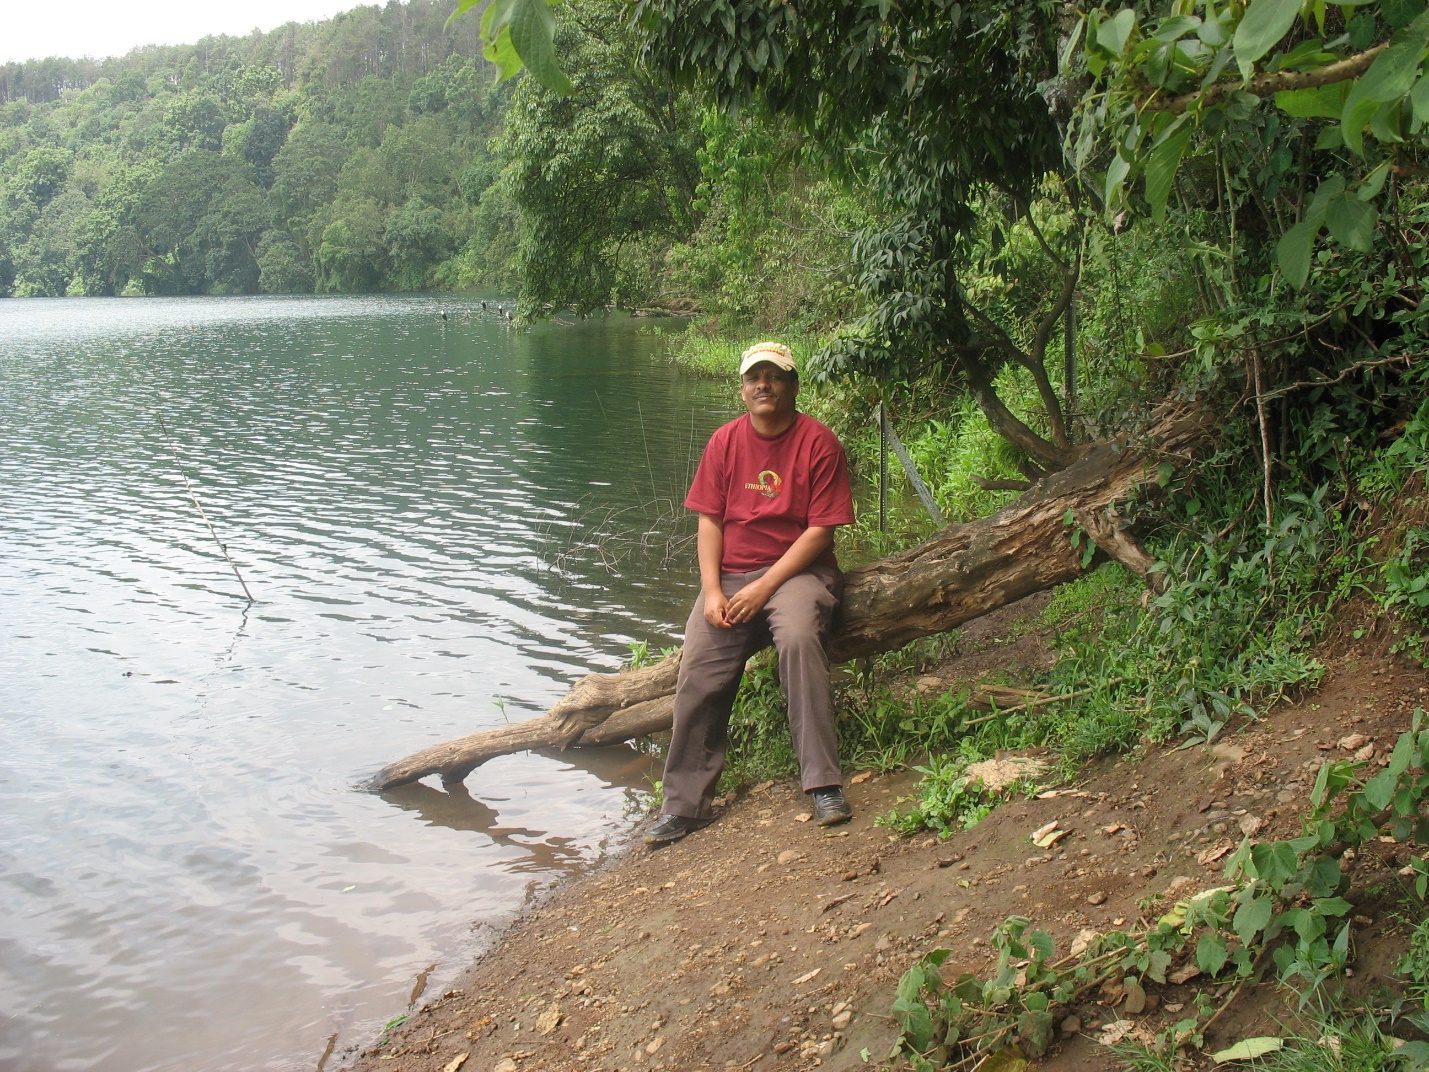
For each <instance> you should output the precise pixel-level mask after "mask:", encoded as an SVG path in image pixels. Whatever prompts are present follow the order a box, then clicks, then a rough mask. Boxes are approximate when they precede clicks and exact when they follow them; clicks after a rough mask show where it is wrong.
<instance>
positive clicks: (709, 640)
mask: <svg viewBox="0 0 1429 1072" xmlns="http://www.w3.org/2000/svg"><path fill="white" fill-rule="evenodd" d="M739 376H740V397H741V398H742V399H743V401H744V406H745V409H747V410H748V411H749V412H748V413H747V414H746V415H745V416H742V417H739V418H737V419H735V420H733V421H731V422H730V423H729V424H726V425H724V426H723V427H722V428H719V429H718V430H716V431H715V433H714V435H712V436H711V437H710V441H709V444H708V446H706V447H705V453H704V457H703V458H701V459H700V467H699V469H698V470H697V471H696V473H695V480H694V484H693V485H692V486H691V488H690V494H689V495H688V497H686V499H685V506H686V507H687V508H689V509H691V510H694V511H696V512H697V513H698V514H699V515H700V521H699V535H698V539H697V543H696V546H697V549H698V557H699V564H700V587H701V592H700V596H699V598H698V599H696V600H695V607H694V610H693V611H691V613H690V620H689V622H688V623H687V624H686V626H685V650H684V655H683V658H682V660H681V663H680V676H679V683H678V685H677V686H676V690H675V714H674V729H673V731H672V734H671V737H670V750H669V754H668V756H667V758H666V760H665V785H664V789H665V802H664V808H663V813H662V814H661V815H660V817H659V818H658V819H657V820H656V821H655V822H654V823H653V824H652V825H651V826H650V827H649V829H647V830H646V832H645V841H646V842H648V843H650V844H652V845H655V844H660V843H662V842H666V841H675V840H676V839H678V838H682V837H684V836H685V835H686V834H688V833H690V832H691V831H692V830H698V829H699V828H700V827H702V826H704V825H706V824H707V823H709V822H710V821H711V820H712V819H713V817H714V812H713V801H714V795H715V785H716V783H717V782H718V781H719V776H720V772H721V771H722V770H723V769H724V758H725V752H726V750H727V748H728V746H729V719H730V711H731V709H732V707H733V705H734V697H735V693H736V692H737V691H738V690H739V682H740V679H741V677H742V676H743V674H744V664H745V662H746V660H748V659H749V657H750V656H751V655H753V654H754V653H755V652H756V651H758V650H760V649H761V648H764V647H768V646H769V644H770V643H771V642H772V643H773V644H774V647H775V649H776V650H777V651H778V653H779V680H780V683H781V684H782V685H783V687H784V696H785V699H786V701H787V702H788V708H789V730H790V732H791V734H792V735H793V739H794V749H795V751H796V753H797V754H798V757H799V768H800V771H801V775H802V784H803V787H804V790H805V792H807V793H809V794H810V795H811V796H812V798H813V808H814V818H815V819H816V820H817V821H818V823H819V825H820V826H831V825H833V824H834V823H841V822H845V821H846V820H848V819H849V818H851V817H852V815H853V812H852V810H851V809H850V808H849V805H848V801H847V800H845V799H844V794H843V788H842V786H843V774H842V771H841V770H840V768H839V759H838V743H837V740H836V738H835V733H834V705H833V690H832V687H831V685H830V682H829V658H828V654H827V652H826V651H825V650H824V637H825V634H826V633H827V632H828V628H829V623H830V621H831V620H832V618H833V613H834V607H835V606H836V605H837V603H838V586H839V580H840V577H841V574H840V573H839V568H838V562H837V560H836V559H835V557H834V529H835V528H836V527H837V526H839V525H851V524H853V496H852V494H851V493H850V491H849V478H848V463H847V461H846V460H845V458H844V451H843V446H842V444H840V443H839V441H838V437H837V436H835V435H834V433H833V432H832V431H830V430H829V429H828V428H827V427H825V426H824V425H823V424H820V423H819V422H818V421H816V420H814V419H813V418H812V417H810V416H809V415H808V414H805V413H799V412H798V411H797V410H796V409H795V405H794V400H795V398H796V397H797V395H798V393H799V371H798V366H797V365H796V364H795V362H794V357H793V355H792V354H791V353H790V352H789V348H788V347H787V346H782V345H780V344H779V343H775V342H761V343H756V344H755V345H754V346H751V347H750V348H749V349H748V350H746V351H745V352H744V354H743V356H742V358H741V360H740V365H739Z"/></svg>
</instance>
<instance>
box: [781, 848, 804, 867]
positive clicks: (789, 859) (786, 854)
mask: <svg viewBox="0 0 1429 1072" xmlns="http://www.w3.org/2000/svg"><path fill="white" fill-rule="evenodd" d="M803 855H804V854H803V853H802V852H800V851H799V850H798V849H785V850H784V851H783V852H781V853H780V854H779V856H778V858H777V861H776V862H778V863H781V864H790V863H793V862H794V861H795V860H798V859H801V858H802V857H803Z"/></svg>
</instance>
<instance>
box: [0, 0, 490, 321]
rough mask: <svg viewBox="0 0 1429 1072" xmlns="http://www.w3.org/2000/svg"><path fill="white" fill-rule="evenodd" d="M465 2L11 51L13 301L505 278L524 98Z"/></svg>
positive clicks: (8, 255)
mask: <svg viewBox="0 0 1429 1072" xmlns="http://www.w3.org/2000/svg"><path fill="white" fill-rule="evenodd" d="M450 10H451V5H450V4H449V3H437V2H436V0H410V2H408V3H405V4H399V3H395V2H392V3H388V4H387V5H386V6H385V7H381V8H379V7H359V8H356V9H354V10H352V11H350V12H347V13H344V14H342V15H338V16H337V17H335V18H333V19H331V20H328V21H326V22H322V23H307V24H299V23H289V24H288V25H286V26H283V27H280V28H278V29H277V30H274V31H272V32H270V33H257V32H255V33H253V34H250V35H249V36H247V37H213V38H205V39H204V40H202V41H200V42H199V43H197V44H195V45H182V46H168V47H148V48H142V49H136V50H135V51H133V52H131V53H130V54H129V55H127V56H124V57H119V58H110V59H104V60H90V59H80V60H71V59H61V58H50V59H44V60H35V61H30V62H26V63H11V64H6V65H3V66H0V295H15V296H36V295H64V294H240V293H254V292H257V291H266V292H274V293H277V292H294V291H312V290H320V291H369V290H418V289H425V288H431V287H461V286H472V285H479V284H486V285H490V286H496V287H501V286H509V285H511V278H510V274H509V273H510V271H511V267H510V263H509V262H510V258H511V239H512V235H513V232H514V231H515V229H516V227H517V213H516V209H515V208H514V207H513V206H512V204H511V202H510V199H509V198H508V196H507V195H506V194H505V193H504V192H503V189H502V185H501V184H499V183H496V181H495V180H496V179H497V177H498V174H499V171H500V164H499V162H497V161H496V160H495V159H494V158H493V156H492V153H491V149H490V143H491V141H492V138H493V136H494V135H496V134H497V133H499V132H500V130H501V127H502V119H503V116H504V113H505V111H506V108H507V99H508V96H509V93H508V91H507V90H506V89H505V88H504V87H498V86H497V85H496V82H495V76H494V68H492V67H491V65H489V64H487V63H486V62H485V61H484V60H482V59H481V58H480V42H479V39H478V28H479V27H478V21H477V20H476V19H473V18H467V19H462V20H458V21H457V23H455V24H454V26H453V27H452V29H451V30H448V29H446V27H445V23H446V18H447V15H448V14H449V13H450Z"/></svg>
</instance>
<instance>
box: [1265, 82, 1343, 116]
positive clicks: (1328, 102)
mask: <svg viewBox="0 0 1429 1072" xmlns="http://www.w3.org/2000/svg"><path fill="white" fill-rule="evenodd" d="M1349 91H1350V87H1349V83H1347V82H1333V83H1331V84H1330V85H1328V86H1312V87H1311V88H1309V89H1282V90H1281V91H1280V92H1279V93H1277V94H1275V106H1276V107H1277V108H1279V109H1280V110H1281V111H1282V112H1285V113H1287V114H1289V115H1293V116H1294V117H1295V118H1296V119H1316V118H1319V119H1338V118H1339V117H1340V116H1341V115H1342V114H1343V113H1344V110H1345V95H1346V94H1347V93H1349Z"/></svg>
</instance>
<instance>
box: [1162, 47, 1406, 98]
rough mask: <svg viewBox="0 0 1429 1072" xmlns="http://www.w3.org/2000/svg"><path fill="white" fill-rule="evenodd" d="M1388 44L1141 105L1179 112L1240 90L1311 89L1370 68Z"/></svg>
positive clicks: (1265, 92)
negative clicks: (1314, 66) (1303, 68)
mask: <svg viewBox="0 0 1429 1072" xmlns="http://www.w3.org/2000/svg"><path fill="white" fill-rule="evenodd" d="M1388 47H1389V42H1388V41H1386V42H1384V43H1383V44H1380V45H1375V46H1374V48H1371V49H1366V50H1365V51H1364V52H1360V53H1358V54H1357V55H1354V56H1350V57H1348V58H1346V59H1342V60H1338V61H1336V62H1335V63H1331V64H1328V65H1326V66H1324V67H1320V68H1318V69H1317V70H1314V71H1271V72H1267V73H1266V74H1258V75H1256V76H1255V77H1254V78H1252V79H1251V80H1250V81H1249V82H1246V83H1244V84H1242V83H1239V82H1217V83H1215V84H1214V85H1211V86H1207V87H1206V88H1205V89H1198V90H1196V91H1195V92H1193V93H1183V94H1181V95H1180V96H1179V97H1165V98H1161V99H1159V100H1158V99H1156V98H1152V99H1151V100H1149V101H1147V102H1146V103H1145V104H1144V105H1143V106H1142V111H1146V112H1170V113H1171V114H1172V115H1180V114H1181V113H1182V112H1184V111H1186V110H1187V109H1188V108H1190V107H1192V106H1193V105H1198V106H1199V107H1201V108H1205V107H1207V106H1209V105H1212V104H1216V103H1218V102H1219V101H1220V100H1221V98H1222V97H1228V96H1230V95H1231V94H1232V93H1235V92H1238V91H1241V92H1245V93H1249V94H1251V95H1252V96H1255V97H1268V96H1271V95H1272V94H1275V93H1279V92H1280V91H1281V90H1286V89H1315V88H1317V87H1319V86H1328V85H1333V84H1334V83H1336V82H1346V81H1348V80H1349V79H1351V78H1358V77H1359V76H1360V75H1362V74H1364V73H1365V71H1367V70H1369V69H1370V65H1371V64H1373V63H1374V61H1375V60H1376V59H1378V58H1379V54H1380V53H1381V52H1383V51H1384V50H1385V49H1387V48H1388Z"/></svg>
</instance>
